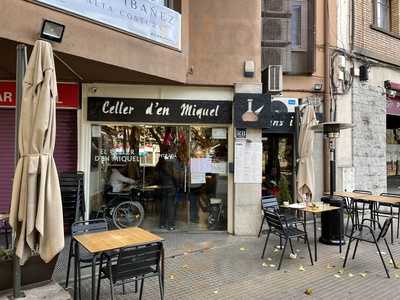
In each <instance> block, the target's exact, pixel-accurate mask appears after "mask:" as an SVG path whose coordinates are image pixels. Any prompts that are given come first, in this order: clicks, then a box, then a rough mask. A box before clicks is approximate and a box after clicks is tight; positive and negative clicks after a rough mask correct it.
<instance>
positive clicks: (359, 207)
mask: <svg viewBox="0 0 400 300" xmlns="http://www.w3.org/2000/svg"><path fill="white" fill-rule="evenodd" d="M353 193H357V194H365V195H372V192H371V191H367V190H353ZM366 205H368V209H370V210H372V209H373V207H372V204H371V203H369V202H368V201H363V200H360V199H353V212H354V216H353V218H354V222H355V223H356V224H359V223H360V218H359V214H360V213H361V220H364V214H365V206H366Z"/></svg>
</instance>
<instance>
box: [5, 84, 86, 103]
mask: <svg viewBox="0 0 400 300" xmlns="http://www.w3.org/2000/svg"><path fill="white" fill-rule="evenodd" d="M57 88H58V100H57V108H65V109H77V108H78V107H79V85H78V84H76V83H58V84H57ZM15 93H16V86H15V82H14V81H5V82H0V108H1V107H15V99H16V94H15Z"/></svg>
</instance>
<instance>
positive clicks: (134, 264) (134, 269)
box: [113, 243, 162, 281]
mask: <svg viewBox="0 0 400 300" xmlns="http://www.w3.org/2000/svg"><path fill="white" fill-rule="evenodd" d="M161 251H162V244H161V243H153V244H148V245H144V246H136V247H129V248H124V249H121V250H120V253H119V256H118V262H117V269H116V274H115V277H114V278H113V280H115V281H119V280H123V279H126V278H132V276H133V275H136V276H138V275H142V274H148V273H149V270H150V271H151V270H153V272H158V271H160V261H161ZM133 273H134V274H133Z"/></svg>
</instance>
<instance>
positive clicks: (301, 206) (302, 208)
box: [281, 203, 343, 261]
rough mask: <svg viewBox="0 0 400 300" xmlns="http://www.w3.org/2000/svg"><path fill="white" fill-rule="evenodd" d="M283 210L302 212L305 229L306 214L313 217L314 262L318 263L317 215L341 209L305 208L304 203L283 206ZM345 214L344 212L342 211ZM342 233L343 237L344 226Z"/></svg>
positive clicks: (340, 249) (326, 207)
mask: <svg viewBox="0 0 400 300" xmlns="http://www.w3.org/2000/svg"><path fill="white" fill-rule="evenodd" d="M281 207H283V208H290V209H296V210H299V211H302V212H303V214H304V228H306V213H311V214H312V216H313V223H314V260H315V261H317V259H318V251H317V218H316V215H317V214H320V213H323V212H328V211H333V210H339V209H340V210H342V208H341V207H337V206H332V205H329V204H324V205H323V206H305V205H304V203H294V204H289V205H282V206H281ZM342 213H343V210H342ZM340 232H341V234H340V235H342V233H343V224H340ZM339 252H340V253H342V242H341V241H340V242H339Z"/></svg>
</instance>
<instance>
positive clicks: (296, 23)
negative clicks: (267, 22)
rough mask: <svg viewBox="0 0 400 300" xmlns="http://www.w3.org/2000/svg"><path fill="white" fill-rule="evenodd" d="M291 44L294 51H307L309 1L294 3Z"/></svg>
mask: <svg viewBox="0 0 400 300" xmlns="http://www.w3.org/2000/svg"><path fill="white" fill-rule="evenodd" d="M290 21H291V24H290V25H291V32H290V38H291V44H292V50H300V51H306V50H307V31H308V30H307V27H308V26H307V22H308V20H307V1H306V0H296V1H293V2H292V16H291V20H290Z"/></svg>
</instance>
